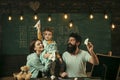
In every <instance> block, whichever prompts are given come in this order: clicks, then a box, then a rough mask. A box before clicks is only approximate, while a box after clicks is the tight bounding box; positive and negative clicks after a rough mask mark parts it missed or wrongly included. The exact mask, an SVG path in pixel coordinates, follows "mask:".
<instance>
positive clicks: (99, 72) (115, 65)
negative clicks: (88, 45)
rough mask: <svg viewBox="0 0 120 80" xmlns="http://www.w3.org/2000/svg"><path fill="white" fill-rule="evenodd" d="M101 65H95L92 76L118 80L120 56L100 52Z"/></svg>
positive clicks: (105, 79)
mask: <svg viewBox="0 0 120 80" xmlns="http://www.w3.org/2000/svg"><path fill="white" fill-rule="evenodd" d="M97 56H98V59H99V65H94V66H93V68H92V71H91V76H92V77H101V78H102V79H104V80H116V79H117V76H118V72H119V65H120V57H116V56H107V55H101V54H98V55H97Z"/></svg>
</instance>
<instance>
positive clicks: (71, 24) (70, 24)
mask: <svg viewBox="0 0 120 80" xmlns="http://www.w3.org/2000/svg"><path fill="white" fill-rule="evenodd" d="M69 27H70V28H72V27H73V21H72V20H71V21H70V22H69Z"/></svg>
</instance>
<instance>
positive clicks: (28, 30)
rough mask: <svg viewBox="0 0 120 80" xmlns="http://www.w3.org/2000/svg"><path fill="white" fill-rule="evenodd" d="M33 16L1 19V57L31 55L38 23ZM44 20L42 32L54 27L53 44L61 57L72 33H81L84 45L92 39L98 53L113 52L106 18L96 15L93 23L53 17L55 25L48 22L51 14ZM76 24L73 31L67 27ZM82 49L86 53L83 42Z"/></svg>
mask: <svg viewBox="0 0 120 80" xmlns="http://www.w3.org/2000/svg"><path fill="white" fill-rule="evenodd" d="M32 16H33V15H32V14H25V15H24V18H25V19H24V20H23V21H20V20H19V15H18V14H15V15H13V20H12V21H8V20H7V15H5V14H3V15H2V17H1V26H2V35H1V38H2V54H5V55H6V54H9V55H20V54H28V53H29V50H28V46H29V43H30V41H31V40H32V39H33V38H35V37H36V29H35V28H33V26H34V24H35V23H36V22H37V21H35V20H33V17H32ZM38 16H39V19H40V20H41V25H42V30H43V29H44V28H45V27H47V26H51V27H52V28H53V29H54V40H55V41H56V42H57V44H58V49H59V52H60V53H63V51H64V50H65V47H66V41H67V37H68V35H69V33H70V32H78V33H80V34H81V35H82V38H83V41H84V39H85V38H89V39H90V41H91V42H92V43H93V44H94V51H95V52H98V53H107V52H108V51H109V50H111V30H110V21H111V19H110V18H109V19H108V20H105V19H104V18H103V14H97V13H96V14H94V19H93V20H90V19H89V17H88V14H77V13H71V14H69V18H68V19H67V20H65V19H64V18H63V14H62V13H56V14H55V13H54V14H52V15H51V16H52V22H48V21H47V17H48V14H46V13H42V14H38ZM71 19H72V20H73V23H74V26H73V28H68V23H69V21H70V20H71ZM81 48H82V49H86V48H85V45H84V44H83V42H82V45H81Z"/></svg>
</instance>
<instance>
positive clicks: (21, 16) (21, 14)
mask: <svg viewBox="0 0 120 80" xmlns="http://www.w3.org/2000/svg"><path fill="white" fill-rule="evenodd" d="M19 18H20V20H21V21H22V20H23V19H24V17H23V11H22V10H21V12H20V17H19Z"/></svg>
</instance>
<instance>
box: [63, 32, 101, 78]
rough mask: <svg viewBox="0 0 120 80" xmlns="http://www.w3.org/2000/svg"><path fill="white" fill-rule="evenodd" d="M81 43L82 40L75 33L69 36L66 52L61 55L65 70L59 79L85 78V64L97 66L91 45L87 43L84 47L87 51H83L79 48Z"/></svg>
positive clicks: (97, 62)
mask: <svg viewBox="0 0 120 80" xmlns="http://www.w3.org/2000/svg"><path fill="white" fill-rule="evenodd" d="M81 41H82V38H81V36H80V35H78V34H77V33H71V34H70V35H69V39H68V44H67V50H66V51H65V52H64V53H63V55H62V58H63V61H64V62H65V65H66V70H65V72H62V73H61V77H87V75H86V62H89V63H91V64H93V65H97V64H99V61H98V58H97V56H96V55H95V53H94V51H93V45H92V43H91V42H88V44H87V45H86V47H87V49H88V51H85V50H82V49H80V48H79V46H80V44H81Z"/></svg>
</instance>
